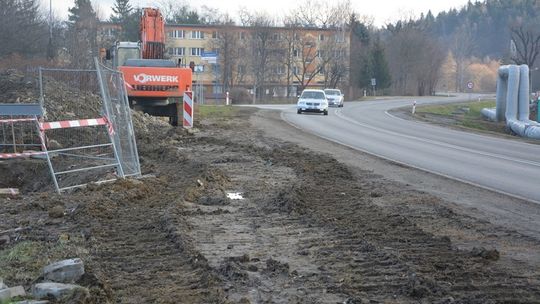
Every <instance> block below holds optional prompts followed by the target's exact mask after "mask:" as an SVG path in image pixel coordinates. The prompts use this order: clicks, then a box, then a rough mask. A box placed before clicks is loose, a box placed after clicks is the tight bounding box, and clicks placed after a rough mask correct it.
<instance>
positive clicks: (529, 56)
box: [510, 25, 540, 67]
mask: <svg viewBox="0 0 540 304" xmlns="http://www.w3.org/2000/svg"><path fill="white" fill-rule="evenodd" d="M510 31H511V34H512V41H513V42H514V44H515V46H516V49H515V50H516V53H515V55H514V56H512V61H514V62H515V63H516V64H526V65H528V66H530V67H532V66H534V63H535V61H536V58H537V57H538V54H539V53H540V33H538V32H533V30H532V29H525V28H524V27H523V25H520V26H519V27H514V28H512V29H510Z"/></svg>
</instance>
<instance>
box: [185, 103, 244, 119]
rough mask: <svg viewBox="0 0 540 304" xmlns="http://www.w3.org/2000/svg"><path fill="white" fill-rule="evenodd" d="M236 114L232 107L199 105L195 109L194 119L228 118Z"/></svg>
mask: <svg viewBox="0 0 540 304" xmlns="http://www.w3.org/2000/svg"><path fill="white" fill-rule="evenodd" d="M237 112H238V108H236V107H232V106H210V105H199V106H197V107H196V108H195V119H197V117H198V119H216V118H218V119H219V118H230V117H233V116H235V115H236V114H237Z"/></svg>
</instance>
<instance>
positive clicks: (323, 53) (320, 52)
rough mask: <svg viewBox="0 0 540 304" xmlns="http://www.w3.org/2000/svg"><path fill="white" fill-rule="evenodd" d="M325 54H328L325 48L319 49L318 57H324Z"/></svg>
mask: <svg viewBox="0 0 540 304" xmlns="http://www.w3.org/2000/svg"><path fill="white" fill-rule="evenodd" d="M324 55H326V53H325V52H324V51H323V50H318V51H317V57H319V58H323V57H324Z"/></svg>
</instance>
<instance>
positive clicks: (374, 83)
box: [371, 78, 377, 87]
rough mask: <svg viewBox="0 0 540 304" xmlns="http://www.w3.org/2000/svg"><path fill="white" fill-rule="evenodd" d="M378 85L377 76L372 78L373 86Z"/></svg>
mask: <svg viewBox="0 0 540 304" xmlns="http://www.w3.org/2000/svg"><path fill="white" fill-rule="evenodd" d="M376 85H377V79H375V78H371V86H373V87H374V86H376Z"/></svg>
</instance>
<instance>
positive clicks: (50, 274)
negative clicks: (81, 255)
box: [43, 258, 84, 283]
mask: <svg viewBox="0 0 540 304" xmlns="http://www.w3.org/2000/svg"><path fill="white" fill-rule="evenodd" d="M43 275H44V277H45V280H50V281H53V282H59V283H73V282H76V281H78V280H79V279H80V278H81V277H82V276H83V275H84V264H83V261H82V260H81V259H78V258H76V259H69V260H63V261H58V262H56V263H53V264H50V265H48V266H45V268H43Z"/></svg>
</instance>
